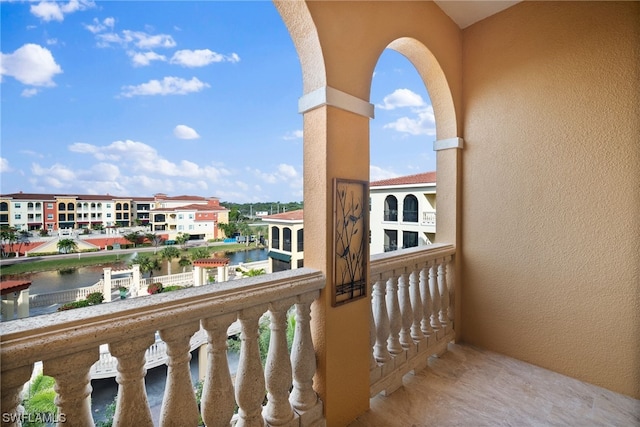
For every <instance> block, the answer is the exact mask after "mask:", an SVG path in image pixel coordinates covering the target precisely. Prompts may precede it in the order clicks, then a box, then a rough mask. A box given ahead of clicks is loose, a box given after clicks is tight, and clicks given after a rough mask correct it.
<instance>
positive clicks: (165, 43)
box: [87, 28, 176, 49]
mask: <svg viewBox="0 0 640 427" xmlns="http://www.w3.org/2000/svg"><path fill="white" fill-rule="evenodd" d="M87 29H88V28H87ZM89 31H91V30H89ZM96 38H97V39H98V46H100V47H106V46H109V45H110V44H119V45H122V46H125V47H126V46H129V45H130V44H133V45H134V46H136V47H137V48H139V49H155V48H171V47H175V46H176V41H175V40H174V39H173V37H171V36H170V35H169V34H149V33H145V32H143V31H131V30H123V31H122V32H121V33H120V34H117V33H102V34H98V35H96Z"/></svg>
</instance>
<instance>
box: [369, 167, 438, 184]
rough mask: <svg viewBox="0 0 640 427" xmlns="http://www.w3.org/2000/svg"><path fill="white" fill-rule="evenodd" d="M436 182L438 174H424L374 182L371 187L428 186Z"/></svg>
mask: <svg viewBox="0 0 640 427" xmlns="http://www.w3.org/2000/svg"><path fill="white" fill-rule="evenodd" d="M432 182H436V172H435V171H433V172H423V173H418V174H415V175H407V176H398V177H396V178H389V179H382V180H380V181H374V182H372V183H371V184H369V186H371V187H381V186H383V185H411V184H427V183H432Z"/></svg>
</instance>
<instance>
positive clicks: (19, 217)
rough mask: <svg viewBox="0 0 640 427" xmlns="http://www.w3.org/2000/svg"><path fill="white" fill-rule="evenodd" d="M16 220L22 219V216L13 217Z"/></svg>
mask: <svg viewBox="0 0 640 427" xmlns="http://www.w3.org/2000/svg"><path fill="white" fill-rule="evenodd" d="M13 218H14V219H22V215H20V214H15V216H14V217H13Z"/></svg>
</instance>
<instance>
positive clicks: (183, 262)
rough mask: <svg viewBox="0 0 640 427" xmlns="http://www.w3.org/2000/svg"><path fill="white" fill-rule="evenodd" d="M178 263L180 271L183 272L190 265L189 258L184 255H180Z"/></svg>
mask: <svg viewBox="0 0 640 427" xmlns="http://www.w3.org/2000/svg"><path fill="white" fill-rule="evenodd" d="M178 265H179V266H180V267H182V272H183V273H184V271H185V270H186V269H187V267H188V266H190V265H191V260H190V259H189V258H187V257H186V256H182V257H180V260H179V261H178Z"/></svg>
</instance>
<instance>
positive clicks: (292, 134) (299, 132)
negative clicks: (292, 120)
mask: <svg viewBox="0 0 640 427" xmlns="http://www.w3.org/2000/svg"><path fill="white" fill-rule="evenodd" d="M303 136H304V134H303V132H302V130H299V129H298V130H294V131H292V132H287V133H286V134H285V135H284V136H283V137H282V139H284V140H287V141H290V140H292V139H300V138H302V137H303Z"/></svg>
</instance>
